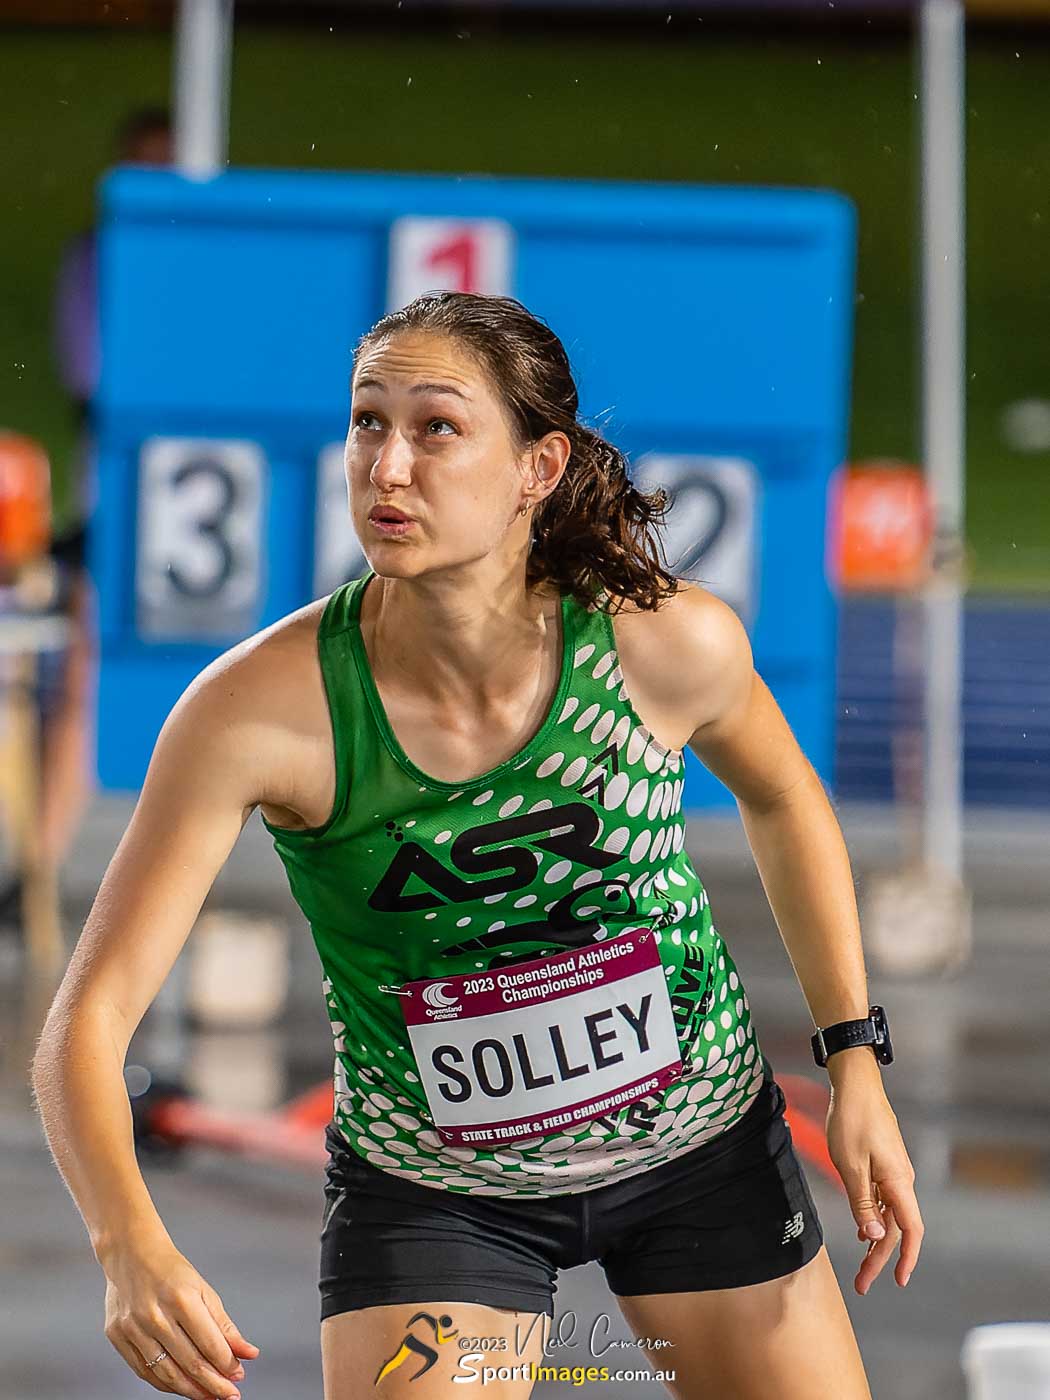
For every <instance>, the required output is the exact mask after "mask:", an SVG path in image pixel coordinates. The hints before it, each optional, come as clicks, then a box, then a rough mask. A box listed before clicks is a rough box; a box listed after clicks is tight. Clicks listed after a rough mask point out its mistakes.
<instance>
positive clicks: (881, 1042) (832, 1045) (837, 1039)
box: [810, 1006, 892, 1067]
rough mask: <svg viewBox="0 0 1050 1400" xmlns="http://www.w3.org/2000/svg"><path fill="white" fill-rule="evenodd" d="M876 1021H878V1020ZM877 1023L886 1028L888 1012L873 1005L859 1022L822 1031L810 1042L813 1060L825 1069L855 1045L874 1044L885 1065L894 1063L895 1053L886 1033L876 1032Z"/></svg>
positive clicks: (819, 1030) (841, 1023) (844, 1023)
mask: <svg viewBox="0 0 1050 1400" xmlns="http://www.w3.org/2000/svg"><path fill="white" fill-rule="evenodd" d="M876 1018H878V1019H877V1021H876ZM877 1024H878V1025H880V1026H883V1027H884V1026H885V1012H884V1011H883V1010H882V1007H879V1006H872V1007H869V1009H868V1014H867V1016H866V1017H863V1018H859V1019H857V1020H855V1021H839V1022H837V1023H836V1024H835V1025H833V1026H825V1027H822V1028H819V1029H818V1030H817V1032H816V1034H815V1035H813V1037H812V1038H811V1042H810V1043H811V1044H812V1047H813V1058H814V1059H815V1060H816V1062H817V1064H818V1065H820V1066H821V1067H823V1066H824V1065H826V1064H827V1062H828V1057H829V1056H830V1055H834V1054H835V1053H836V1052H837V1051H839V1050H850V1049H852V1048H854V1047H855V1046H859V1045H870V1046H871V1047H872V1048H873V1049H875V1047H879V1048H878V1049H875V1054H876V1059H878V1060H880V1061H881V1062H882V1063H884V1064H888V1063H890V1059H891V1058H892V1051H891V1050H890V1049H889V1037H888V1035H887V1034H886V1033H885V1030H883V1031H882V1032H881V1033H880V1031H879V1030H877V1029H876V1025H877ZM880 1051H881V1052H883V1053H880ZM887 1055H888V1056H889V1058H887Z"/></svg>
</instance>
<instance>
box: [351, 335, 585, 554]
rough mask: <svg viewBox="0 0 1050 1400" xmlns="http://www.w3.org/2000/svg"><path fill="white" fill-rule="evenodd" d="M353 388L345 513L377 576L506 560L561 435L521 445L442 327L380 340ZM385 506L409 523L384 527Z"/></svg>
mask: <svg viewBox="0 0 1050 1400" xmlns="http://www.w3.org/2000/svg"><path fill="white" fill-rule="evenodd" d="M352 387H353V396H352V403H351V409H350V429H349V432H348V434H347V440H346V474H347V484H348V486H349V491H350V509H351V515H352V518H353V522H354V529H355V530H356V532H357V536H358V539H359V540H360V541H361V544H362V547H363V548H364V551H365V554H366V555H367V557H368V560H369V563H370V564H371V565H372V567H373V568H374V569H375V571H376V573H378V574H382V575H386V576H387V577H397V576H401V577H404V576H416V575H418V574H421V573H424V572H428V571H430V570H431V569H434V568H441V567H448V566H450V565H456V564H464V563H469V562H472V561H474V560H478V559H482V558H485V557H487V556H490V555H492V554H494V553H499V554H501V555H503V556H504V557H505V558H506V560H507V561H508V563H509V562H511V561H512V560H513V558H514V557H515V555H517V554H519V553H520V552H522V551H524V549H525V548H526V547H527V543H528V530H529V519H528V517H527V516H526V517H525V518H522V517H521V516H520V515H519V513H518V512H519V511H520V509H521V506H522V505H523V504H524V502H525V501H526V500H530V499H531V500H533V501H536V500H538V499H540V498H542V497H543V496H545V495H547V494H549V492H550V491H551V490H553V489H554V485H556V484H557V480H558V477H559V476H560V475H561V471H562V470H564V465H565V461H566V460H567V459H568V454H569V442H568V439H567V438H566V437H565V435H564V434H562V433H553V434H548V435H547V437H546V438H545V439H544V440H543V442H542V443H538V444H537V443H533V444H528V445H526V447H525V449H524V451H520V450H519V449H518V446H517V444H516V443H515V440H514V434H513V431H512V426H511V423H510V420H509V418H508V416H507V413H506V410H505V409H504V407H503V404H502V402H501V400H500V399H499V396H498V395H497V393H496V392H495V390H494V389H493V387H492V385H491V384H490V382H489V380H488V377H487V375H486V374H485V372H484V371H483V370H482V369H481V367H480V366H479V365H478V364H477V363H476V362H475V361H474V360H473V359H472V358H471V357H470V355H468V354H467V353H466V352H465V351H464V350H463V349H462V348H461V347H460V346H459V345H458V344H457V343H456V342H455V341H453V340H450V339H449V338H448V337H447V336H443V335H434V334H429V333H428V334H423V333H419V332H414V331H403V332H401V333H399V334H397V335H394V336H392V337H390V338H389V339H388V340H385V341H383V342H381V343H380V344H378V345H376V346H374V347H373V348H372V349H371V350H369V351H367V352H366V353H365V355H364V356H363V357H362V359H361V361H360V363H359V364H358V366H357V368H356V371H355V374H354V382H353V386H352ZM384 507H386V508H387V509H388V513H389V512H391V511H393V512H401V513H402V514H403V515H404V516H407V517H408V518H409V523H408V524H400V525H398V524H395V523H387V524H384V523H383V508H384ZM377 517H378V518H377ZM391 519H392V516H391Z"/></svg>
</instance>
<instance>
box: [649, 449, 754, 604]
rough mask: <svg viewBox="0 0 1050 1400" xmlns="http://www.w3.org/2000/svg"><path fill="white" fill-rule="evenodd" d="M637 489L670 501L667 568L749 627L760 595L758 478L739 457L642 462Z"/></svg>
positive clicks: (651, 456) (665, 458) (661, 458)
mask: <svg viewBox="0 0 1050 1400" xmlns="http://www.w3.org/2000/svg"><path fill="white" fill-rule="evenodd" d="M634 480H635V484H636V485H637V486H638V487H639V489H640V490H643V491H652V490H653V489H654V488H655V487H657V486H663V487H664V488H665V489H666V490H667V493H668V495H669V496H670V500H671V503H670V508H669V510H668V512H667V515H666V517H665V522H666V523H665V526H664V548H665V553H666V557H667V564H668V567H669V568H670V569H671V571H672V572H673V573H676V574H678V575H680V576H681V577H682V578H689V579H693V580H695V581H696V582H697V583H702V584H703V585H704V587H705V588H709V589H710V590H711V592H712V593H717V594H718V596H719V597H720V598H722V599H724V601H725V602H727V603H728V604H729V605H730V606H731V607H732V608H733V609H734V610H735V611H736V612H737V613H738V614H739V616H740V618H741V619H742V621H743V622H744V623H745V625H750V623H751V621H752V619H753V616H754V605H755V599H756V596H757V570H758V545H757V526H758V495H759V482H758V473H757V471H756V470H755V467H754V464H753V463H751V462H747V461H745V460H743V459H742V458H739V457H701V456H696V457H693V456H671V455H665V454H661V453H650V454H648V455H647V456H645V457H642V458H640V459H639V461H638V463H637V465H636V468H635V472H634Z"/></svg>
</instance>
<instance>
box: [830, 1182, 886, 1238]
mask: <svg viewBox="0 0 1050 1400" xmlns="http://www.w3.org/2000/svg"><path fill="white" fill-rule="evenodd" d="M839 1175H840V1176H841V1177H842V1180H843V1184H844V1185H845V1187H846V1194H847V1195H848V1196H849V1204H850V1210H851V1211H852V1212H853V1218H854V1220H855V1221H856V1222H857V1231H858V1236H859V1238H860V1239H864V1240H877V1239H881V1238H882V1237H883V1236H884V1235H885V1233H886V1227H885V1225H884V1223H883V1220H882V1215H881V1213H880V1210H879V1205H880V1202H879V1199H878V1188H877V1186H876V1185H875V1182H874V1181H873V1180H872V1177H871V1171H870V1169H869V1168H868V1167H867V1166H865V1167H863V1168H861V1167H854V1168H853V1169H847V1170H846V1171H844V1172H840V1173H839Z"/></svg>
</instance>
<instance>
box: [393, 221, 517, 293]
mask: <svg viewBox="0 0 1050 1400" xmlns="http://www.w3.org/2000/svg"><path fill="white" fill-rule="evenodd" d="M513 261H514V232H513V230H512V229H511V226H510V224H508V223H504V221H503V220H502V219H469V220H464V219H425V218H417V217H415V216H411V217H408V218H404V219H397V220H395V222H394V224H393V225H392V227H391V229H390V275H389V284H388V295H387V310H388V311H396V310H397V309H398V308H399V307H402V306H405V305H407V303H408V302H410V301H412V300H414V299H415V298H416V297H417V296H419V295H420V293H421V292H432V291H438V290H441V291H453V292H482V293H484V294H485V295H487V296H507V295H508V294H509V293H510V290H511V277H512V271H513Z"/></svg>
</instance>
